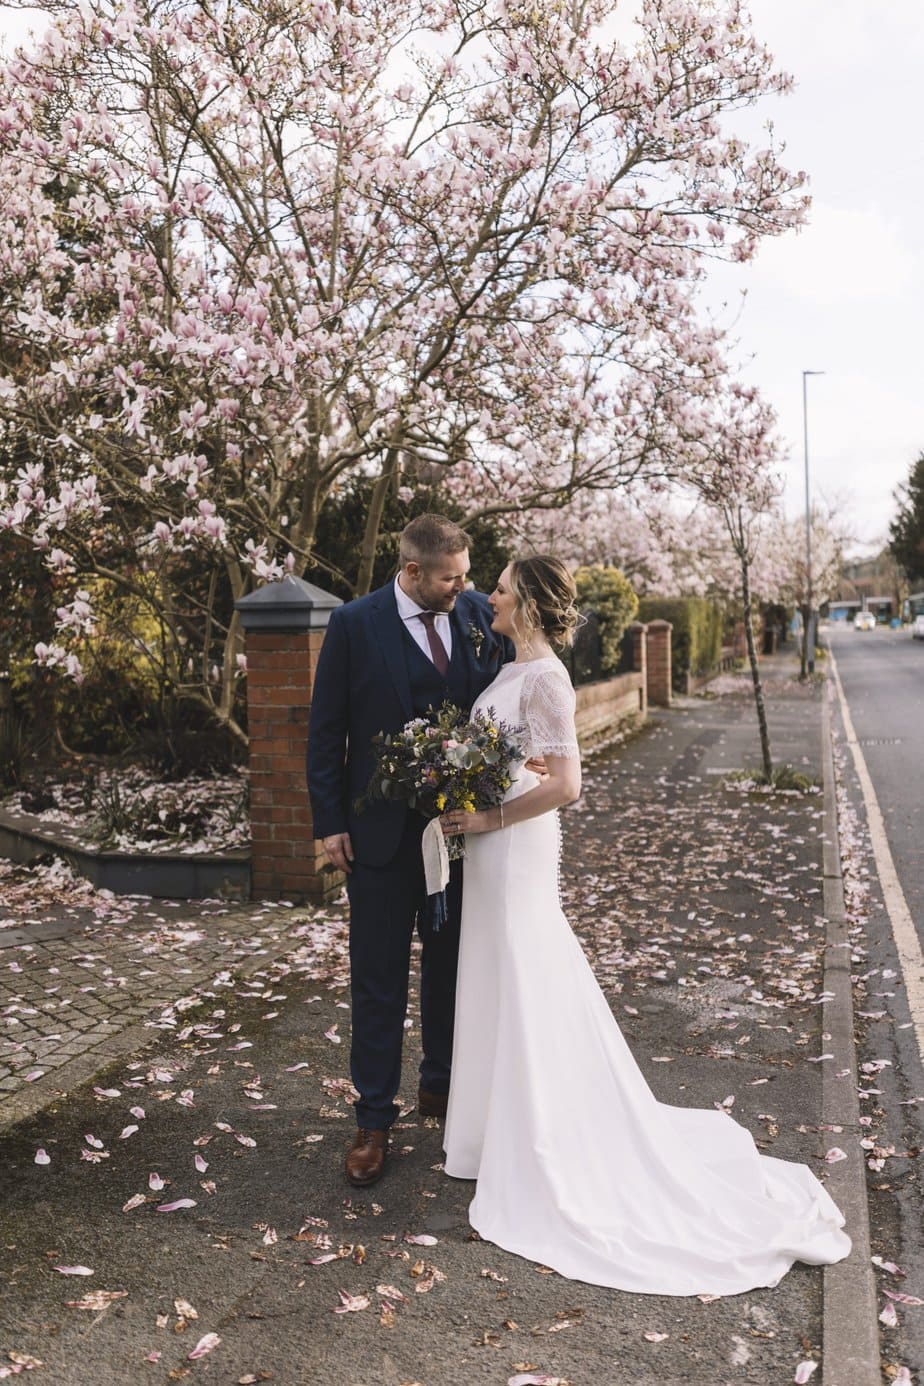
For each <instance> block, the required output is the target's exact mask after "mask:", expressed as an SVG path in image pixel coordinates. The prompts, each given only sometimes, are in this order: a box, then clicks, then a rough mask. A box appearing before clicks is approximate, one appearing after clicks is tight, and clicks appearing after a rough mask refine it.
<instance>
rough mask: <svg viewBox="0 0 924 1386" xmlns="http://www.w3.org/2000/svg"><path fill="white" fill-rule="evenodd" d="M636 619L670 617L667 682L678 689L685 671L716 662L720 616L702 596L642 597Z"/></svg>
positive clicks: (704, 669)
mask: <svg viewBox="0 0 924 1386" xmlns="http://www.w3.org/2000/svg"><path fill="white" fill-rule="evenodd" d="M638 619H639V620H640V621H645V622H648V621H670V623H671V625H672V626H673V630H672V631H671V682H672V684H673V686H674V688H675V689H676V690H677V691H678V692H681V693H682V692H684V691H685V689H686V680H687V674H692V675H693V676H694V677H695V676H696V675H698V674H706V673H708V672H709V671H710V669H714V668H715V667H716V665H717V664H718V663H719V660H720V658H721V655H722V629H723V625H724V617H723V613H722V610H721V608H720V607H718V606H716V605H715V603H713V602H710V601H707V600H706V599H705V597H643V598H642V600H641V601H640V602H639V609H638Z"/></svg>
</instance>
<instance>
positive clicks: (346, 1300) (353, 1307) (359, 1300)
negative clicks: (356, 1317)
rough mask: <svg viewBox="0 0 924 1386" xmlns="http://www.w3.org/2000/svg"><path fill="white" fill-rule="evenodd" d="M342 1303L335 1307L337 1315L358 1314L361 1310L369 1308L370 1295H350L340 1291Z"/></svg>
mask: <svg viewBox="0 0 924 1386" xmlns="http://www.w3.org/2000/svg"><path fill="white" fill-rule="evenodd" d="M338 1294H339V1295H340V1303H339V1304H338V1305H337V1306H336V1307H335V1309H334V1313H335V1314H356V1313H358V1312H359V1310H360V1309H368V1308H369V1296H368V1295H348V1294H347V1292H346V1290H339V1291H338Z"/></svg>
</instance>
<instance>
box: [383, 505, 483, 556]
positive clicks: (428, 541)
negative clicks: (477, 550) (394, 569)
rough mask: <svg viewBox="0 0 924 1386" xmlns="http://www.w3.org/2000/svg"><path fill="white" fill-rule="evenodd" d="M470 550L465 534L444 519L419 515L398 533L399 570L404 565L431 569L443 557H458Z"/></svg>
mask: <svg viewBox="0 0 924 1386" xmlns="http://www.w3.org/2000/svg"><path fill="white" fill-rule="evenodd" d="M471 546H472V541H471V539H470V538H469V536H468V535H467V534H466V533H465V530H464V529H460V527H459V526H458V525H457V524H455V523H454V522H453V521H452V520H447V518H446V516H445V515H418V516H417V518H416V519H414V520H411V522H410V524H407V525H405V527H404V529H403V530H402V531H401V540H400V543H399V546H398V556H399V558H400V561H401V567H402V568H403V567H404V566H405V564H407V563H419V564H420V566H421V568H430V567H432V566H433V564H434V563H436V562H437V561H438V560H439V559H440V558H442V557H443V555H444V554H447V553H461V552H462V550H463V549H470V548H471Z"/></svg>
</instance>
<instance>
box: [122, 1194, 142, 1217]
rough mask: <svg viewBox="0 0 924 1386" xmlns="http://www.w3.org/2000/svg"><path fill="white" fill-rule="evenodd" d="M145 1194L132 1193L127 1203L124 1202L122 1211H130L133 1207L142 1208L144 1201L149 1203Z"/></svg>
mask: <svg viewBox="0 0 924 1386" xmlns="http://www.w3.org/2000/svg"><path fill="white" fill-rule="evenodd" d="M147 1201H148V1200H147V1199H146V1198H145V1196H144V1194H132V1196H131V1198H130V1199H129V1200H128V1202H127V1203H123V1204H122V1212H123V1213H130V1212H131V1211H132V1209H133V1208H140V1207H141V1205H142V1203H147Z"/></svg>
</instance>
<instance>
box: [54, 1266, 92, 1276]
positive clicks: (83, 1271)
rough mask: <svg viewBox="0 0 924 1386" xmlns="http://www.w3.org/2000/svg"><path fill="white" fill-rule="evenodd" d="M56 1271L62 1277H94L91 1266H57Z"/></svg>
mask: <svg viewBox="0 0 924 1386" xmlns="http://www.w3.org/2000/svg"><path fill="white" fill-rule="evenodd" d="M54 1269H55V1270H56V1271H58V1272H59V1273H60V1274H61V1275H93V1274H94V1272H93V1271H91V1270H90V1267H89V1266H55V1267H54Z"/></svg>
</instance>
